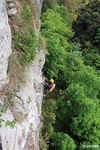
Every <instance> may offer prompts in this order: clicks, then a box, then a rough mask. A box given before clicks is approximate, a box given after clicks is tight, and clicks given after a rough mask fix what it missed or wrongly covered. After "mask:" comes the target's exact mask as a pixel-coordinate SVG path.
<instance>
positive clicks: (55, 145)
mask: <svg viewBox="0 0 100 150" xmlns="http://www.w3.org/2000/svg"><path fill="white" fill-rule="evenodd" d="M51 145H52V149H54V150H67V149H68V150H74V149H76V145H75V142H74V140H73V139H72V138H71V137H70V136H69V135H68V134H64V133H62V132H58V133H53V135H52V138H51Z"/></svg>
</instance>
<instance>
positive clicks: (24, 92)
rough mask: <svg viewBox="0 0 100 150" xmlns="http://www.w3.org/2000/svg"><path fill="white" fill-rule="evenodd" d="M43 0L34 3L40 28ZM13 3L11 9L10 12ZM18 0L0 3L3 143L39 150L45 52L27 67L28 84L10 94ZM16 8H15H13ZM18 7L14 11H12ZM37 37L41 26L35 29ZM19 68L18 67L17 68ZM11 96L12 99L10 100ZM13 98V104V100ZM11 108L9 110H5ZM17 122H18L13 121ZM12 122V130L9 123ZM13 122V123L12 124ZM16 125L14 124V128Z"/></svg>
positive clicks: (11, 148)
mask: <svg viewBox="0 0 100 150" xmlns="http://www.w3.org/2000/svg"><path fill="white" fill-rule="evenodd" d="M42 1H43V0H32V2H33V4H34V6H35V13H36V19H37V22H38V25H39V26H40V14H41V8H42ZM8 3H12V4H10V5H11V6H10V10H9V9H8V6H7V5H8ZM14 4H16V1H13V0H12V1H11V0H7V1H6V0H0V109H1V110H2V111H1V113H0V114H1V120H0V121H1V122H2V123H1V126H2V127H1V128H0V143H1V147H2V148H1V149H3V150H39V146H38V142H39V125H40V116H41V106H42V98H43V90H42V67H43V65H44V61H45V55H44V50H43V49H42V48H41V50H40V51H38V52H37V54H36V56H35V59H34V61H33V62H32V63H31V65H28V66H27V67H25V69H24V71H25V82H22V83H19V85H20V86H19V88H18V89H17V91H16V92H15V94H12V95H11V93H9V92H7V90H8V87H9V84H10V77H9V75H8V72H9V67H8V66H9V65H8V64H9V58H10V57H11V55H12V53H13V48H11V45H12V29H11V27H10V24H9V23H8V16H10V17H11V15H16V13H17V11H18V10H17V8H18V6H17V8H15V7H16V6H14ZM12 6H14V7H12ZM12 8H14V9H13V10H11V9H12ZM35 32H36V33H37V36H38V34H39V27H38V28H37V29H35ZM16 69H17V68H16ZM10 96H11V97H10ZM9 99H10V101H9ZM6 105H7V110H6V111H4V109H5V107H6ZM13 121H15V122H13ZM7 123H8V124H9V123H10V125H11V127H9V125H8V124H7ZM11 123H12V124H11ZM13 123H14V125H13Z"/></svg>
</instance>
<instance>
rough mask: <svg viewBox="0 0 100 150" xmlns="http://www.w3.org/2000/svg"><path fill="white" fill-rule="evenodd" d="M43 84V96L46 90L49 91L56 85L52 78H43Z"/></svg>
mask: <svg viewBox="0 0 100 150" xmlns="http://www.w3.org/2000/svg"><path fill="white" fill-rule="evenodd" d="M43 85H44V96H46V94H47V93H48V92H51V91H52V90H53V89H54V88H55V86H56V84H55V83H54V79H50V80H47V79H45V78H44V83H43Z"/></svg>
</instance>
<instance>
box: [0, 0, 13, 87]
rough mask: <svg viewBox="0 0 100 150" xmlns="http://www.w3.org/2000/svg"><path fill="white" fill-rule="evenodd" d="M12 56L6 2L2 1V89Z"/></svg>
mask: <svg viewBox="0 0 100 150" xmlns="http://www.w3.org/2000/svg"><path fill="white" fill-rule="evenodd" d="M10 54H11V30H10V26H9V24H8V15H7V10H6V2H5V0H0V88H2V85H3V84H5V83H6V80H7V68H8V59H9V56H10Z"/></svg>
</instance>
